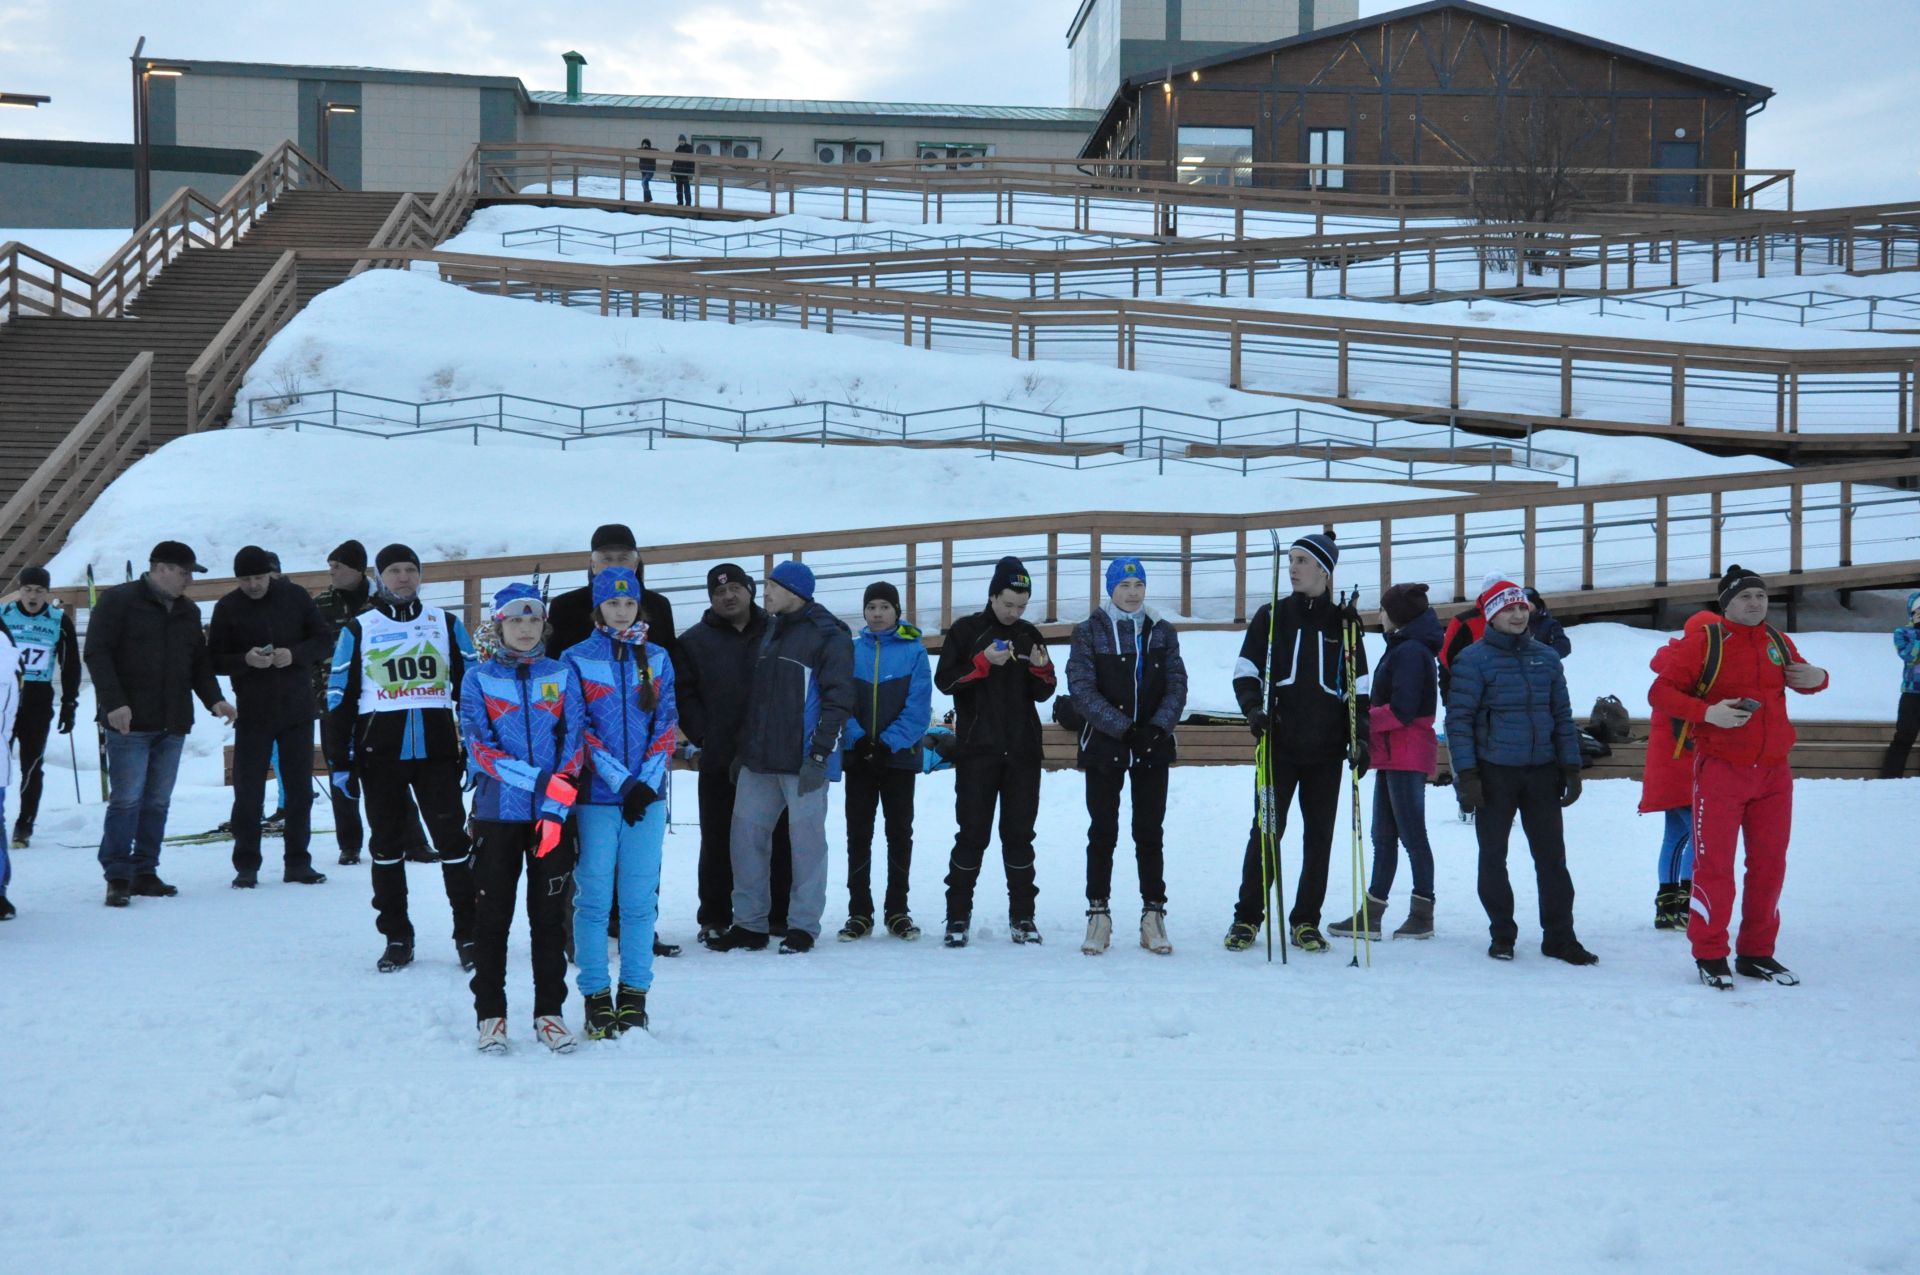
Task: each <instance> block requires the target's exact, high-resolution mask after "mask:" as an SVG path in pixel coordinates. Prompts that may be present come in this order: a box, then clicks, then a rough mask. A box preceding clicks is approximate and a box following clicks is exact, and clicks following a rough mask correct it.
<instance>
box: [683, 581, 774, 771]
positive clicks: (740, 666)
mask: <svg viewBox="0 0 1920 1275" xmlns="http://www.w3.org/2000/svg"><path fill="white" fill-rule="evenodd" d="M766 635H767V613H766V612H765V611H763V610H761V609H760V608H759V607H758V606H754V607H753V608H752V610H751V611H749V612H748V614H747V624H746V627H745V628H743V629H738V630H736V629H735V628H734V627H733V625H731V624H729V623H727V622H726V621H725V620H723V619H721V618H720V617H719V616H717V615H715V614H714V613H713V612H712V610H708V611H707V613H706V614H705V615H703V616H701V617H700V623H698V624H696V625H694V626H693V627H692V628H690V629H688V630H687V631H686V632H685V633H683V634H681V635H680V643H679V650H680V653H679V655H677V656H675V657H674V663H673V676H674V693H675V696H676V698H677V700H678V703H679V706H680V729H681V731H682V732H684V733H685V734H686V737H687V738H688V739H690V740H692V741H693V742H694V744H695V745H696V746H697V747H698V748H699V749H700V753H701V755H700V766H701V768H702V769H703V770H704V769H706V768H708V767H713V766H718V767H720V768H721V769H722V770H724V769H725V768H726V767H727V766H728V765H729V764H730V763H731V762H732V761H733V752H734V748H735V746H736V745H737V744H738V742H739V739H740V725H741V723H743V722H745V721H746V720H747V688H748V687H750V686H751V685H752V684H753V664H754V661H755V660H756V659H758V658H759V656H760V643H761V641H762V640H764V639H765V637H766Z"/></svg>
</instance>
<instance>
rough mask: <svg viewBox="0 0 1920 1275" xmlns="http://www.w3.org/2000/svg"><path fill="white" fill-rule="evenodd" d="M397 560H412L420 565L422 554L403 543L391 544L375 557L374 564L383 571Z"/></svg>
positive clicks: (414, 563)
mask: <svg viewBox="0 0 1920 1275" xmlns="http://www.w3.org/2000/svg"><path fill="white" fill-rule="evenodd" d="M396 562H411V563H412V564H413V565H414V566H415V567H418V566H419V565H420V555H419V554H417V553H415V552H414V551H413V550H411V549H409V548H408V547H407V546H405V545H403V544H390V545H388V546H387V547H386V548H384V549H382V550H381V551H380V552H379V553H377V554H375V555H374V558H373V565H374V566H375V567H376V568H378V569H379V570H381V571H385V570H386V569H387V568H388V567H390V566H392V565H393V564H394V563H396Z"/></svg>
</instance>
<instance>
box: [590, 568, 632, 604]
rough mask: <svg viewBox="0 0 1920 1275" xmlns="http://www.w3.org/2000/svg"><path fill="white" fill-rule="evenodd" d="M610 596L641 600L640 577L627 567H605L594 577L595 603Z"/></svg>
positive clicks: (603, 600) (599, 602)
mask: <svg viewBox="0 0 1920 1275" xmlns="http://www.w3.org/2000/svg"><path fill="white" fill-rule="evenodd" d="M608 598H632V599H633V600H634V601H635V602H639V601H640V577H639V576H637V575H635V574H633V572H632V571H630V570H628V569H627V568H626V567H604V568H602V569H601V571H600V574H599V575H596V576H595V577H594V578H593V605H595V606H599V605H600V604H601V603H602V602H605V601H606V600H607V599H608Z"/></svg>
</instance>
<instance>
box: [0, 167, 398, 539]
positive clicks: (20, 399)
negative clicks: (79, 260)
mask: <svg viewBox="0 0 1920 1275" xmlns="http://www.w3.org/2000/svg"><path fill="white" fill-rule="evenodd" d="M397 199H398V196H396V195H392V194H382V193H377V192H360V191H321V190H294V191H288V192H287V193H286V194H284V195H282V196H281V197H280V199H279V200H277V201H276V202H275V203H274V205H273V207H272V208H271V209H269V210H268V212H267V214H266V215H265V216H264V217H263V218H262V219H261V220H260V221H259V223H258V224H256V225H255V226H254V228H253V229H251V230H250V231H248V232H247V234H246V235H245V236H244V237H243V238H242V239H241V240H240V242H239V244H238V245H236V246H234V247H231V248H205V247H199V248H189V249H187V250H186V251H185V252H183V253H181V254H180V255H179V256H178V257H176V258H175V259H174V260H173V261H172V262H170V263H169V264H168V265H167V266H166V268H165V269H164V270H162V271H161V272H160V273H159V274H158V275H157V276H155V277H154V279H153V280H152V281H151V282H150V283H148V284H147V286H146V287H145V288H144V290H142V291H141V293H140V294H139V296H138V297H136V298H135V299H134V300H133V302H132V303H131V304H130V305H129V306H128V313H127V314H126V316H125V317H120V318H106V319H94V318H68V317H52V316H44V317H41V316H21V317H17V318H14V319H12V320H11V321H9V322H7V323H5V324H0V502H4V501H5V500H6V499H7V498H9V497H11V496H12V495H13V494H14V492H15V491H16V490H18V488H19V486H20V484H21V483H22V482H24V481H25V480H26V478H27V477H28V476H29V475H30V474H32V473H33V471H34V469H35V467H37V466H38V465H39V464H40V463H41V461H42V460H44V459H45V458H46V456H47V454H48V453H49V452H50V451H51V450H52V449H53V447H54V446H55V445H56V444H58V443H59V442H60V441H61V440H62V439H64V438H65V437H66V436H67V434H68V432H69V431H70V430H72V429H73V426H74V423H75V422H76V421H78V420H79V419H80V418H81V417H82V416H84V415H86V413H87V411H88V409H89V408H91V407H92V406H93V404H94V402H95V401H96V400H97V399H99V397H100V395H101V394H102V393H103V392H104V391H105V390H106V389H107V387H108V386H110V385H112V384H113V382H114V379H115V378H116V377H118V376H119V375H120V374H121V373H122V372H124V371H125V370H126V368H127V365H128V364H129V363H131V362H132V361H133V359H134V358H135V357H136V356H137V355H138V354H140V353H141V352H142V351H146V350H151V351H152V352H153V356H154V360H153V425H152V433H151V439H150V445H151V446H156V447H157V446H159V445H160V444H162V443H165V442H167V441H169V440H171V439H174V438H178V437H180V436H181V435H182V434H184V433H186V432H187V408H186V372H187V368H188V366H189V365H191V364H192V363H193V361H194V360H195V359H196V358H198V357H199V356H200V353H201V351H202V350H204V349H206V347H207V344H208V342H210V341H211V340H212V339H213V337H214V336H215V334H216V333H218V332H219V331H220V328H221V326H222V325H223V324H225V323H226V321H227V319H228V318H229V317H230V316H231V315H232V314H233V312H234V311H235V310H236V309H238V308H239V306H240V303H241V302H242V301H244V300H246V298H247V296H248V294H249V293H250V292H252V290H253V288H254V285H256V284H257V283H259V282H260V280H261V278H262V277H263V276H264V275H265V274H266V272H267V271H268V270H269V269H271V268H272V266H273V265H274V263H275V262H276V261H278V260H279V258H280V254H281V253H283V252H285V251H287V250H288V249H289V248H305V247H313V248H319V247H328V248H333V247H340V248H364V247H366V246H367V244H368V243H369V241H371V240H372V238H373V236H374V233H375V232H376V231H378V230H379V229H380V227H381V225H382V224H383V223H384V222H385V221H386V218H387V214H388V213H389V212H391V211H392V210H393V205H394V203H395V201H396V200H397ZM348 269H349V267H348V266H346V265H344V264H343V265H337V266H336V265H331V264H328V263H315V264H314V265H313V266H312V267H310V268H303V269H302V270H301V273H300V303H301V304H302V305H305V304H306V302H307V301H309V300H311V299H312V298H313V297H314V296H315V295H317V294H318V293H319V292H320V291H322V290H323V289H325V288H329V287H332V286H333V285H334V284H336V283H339V282H340V281H341V280H342V279H344V278H345V277H346V274H347V270H348Z"/></svg>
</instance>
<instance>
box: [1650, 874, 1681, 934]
mask: <svg viewBox="0 0 1920 1275" xmlns="http://www.w3.org/2000/svg"><path fill="white" fill-rule="evenodd" d="M1688 897H1689V896H1688V895H1687V894H1686V893H1683V892H1682V891H1681V889H1680V887H1679V886H1677V885H1663V886H1661V887H1660V890H1659V893H1657V894H1655V895H1654V896H1653V928H1654V929H1656V930H1684V929H1686V928H1687V899H1688Z"/></svg>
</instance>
